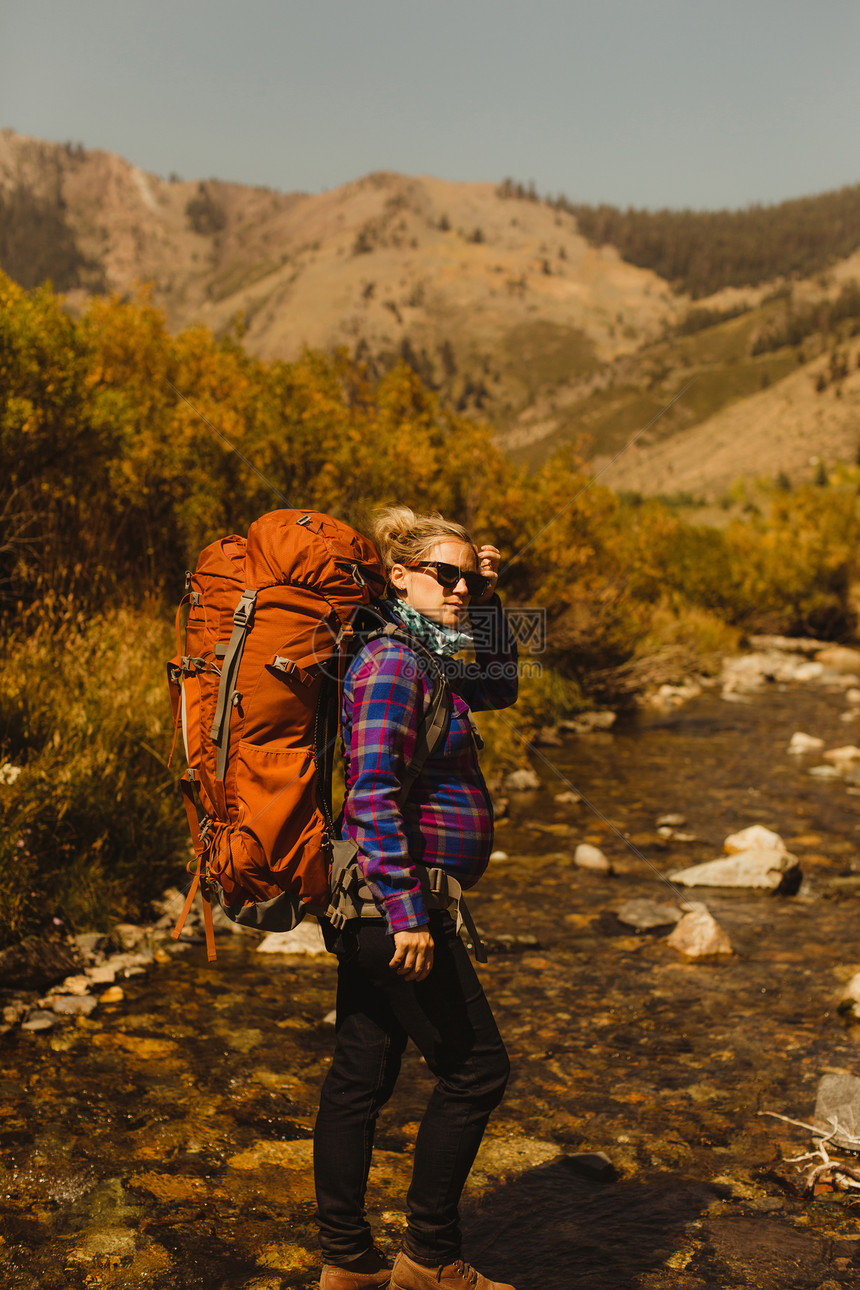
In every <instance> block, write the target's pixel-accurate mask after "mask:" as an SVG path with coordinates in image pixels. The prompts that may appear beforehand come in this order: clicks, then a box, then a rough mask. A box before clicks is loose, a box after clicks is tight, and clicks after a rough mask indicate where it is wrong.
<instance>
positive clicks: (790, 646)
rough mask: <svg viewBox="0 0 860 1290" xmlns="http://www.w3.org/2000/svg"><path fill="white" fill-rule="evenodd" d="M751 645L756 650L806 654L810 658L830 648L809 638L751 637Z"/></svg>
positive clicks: (823, 642) (825, 643) (824, 642)
mask: <svg viewBox="0 0 860 1290" xmlns="http://www.w3.org/2000/svg"><path fill="white" fill-rule="evenodd" d="M750 645H752V647H753V649H755V650H761V651H768V650H779V651H780V652H781V653H785V654H806V655H808V656H810V657H811V656H812V655H814V654H817V653H818V651H819V650H822V649H828V648H829V647H828V643H827V641H816V640H811V639H810V638H809V637H808V636H751V637H750Z"/></svg>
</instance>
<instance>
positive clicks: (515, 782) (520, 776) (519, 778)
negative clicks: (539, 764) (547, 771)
mask: <svg viewBox="0 0 860 1290" xmlns="http://www.w3.org/2000/svg"><path fill="white" fill-rule="evenodd" d="M505 788H506V789H508V791H509V792H514V793H527V792H531V791H532V790H534V789H537V788H540V779H539V778H538V776H537V775H536V774H535V772H534V771H533V770H531V769H529V768H528V767H523V768H522V769H521V770H512V771H511V772H510V774H508V775H506V776H505Z"/></svg>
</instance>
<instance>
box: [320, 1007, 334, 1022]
mask: <svg viewBox="0 0 860 1290" xmlns="http://www.w3.org/2000/svg"><path fill="white" fill-rule="evenodd" d="M336 1021H337V1008H332V1010H331V1012H327V1013H326V1014H325V1016H324V1017H323V1025H324V1026H333V1025H334V1024H335V1022H336Z"/></svg>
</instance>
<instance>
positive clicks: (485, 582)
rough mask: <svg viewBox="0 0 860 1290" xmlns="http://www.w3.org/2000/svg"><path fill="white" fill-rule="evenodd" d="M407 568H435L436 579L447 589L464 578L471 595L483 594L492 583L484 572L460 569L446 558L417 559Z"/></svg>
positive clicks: (451, 588)
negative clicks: (448, 562)
mask: <svg viewBox="0 0 860 1290" xmlns="http://www.w3.org/2000/svg"><path fill="white" fill-rule="evenodd" d="M406 567H407V569H435V571H436V580H437V582H438V583H439V586H440V587H444V588H445V590H446V591H453V590H454V588H455V587H456V585H457V583H458V582H459V581H460V579H461V578H462V579H463V581H464V582H465V584H466V590H467V591H468V593H469V595H470V596H483V594H484V592H485V591H486V590H487V588H488V587H489V585H490V580H489V578H485V577H484V575H483V574H482V573H473V572H472V570H471V569H458V568H457V566H456V564H446V563H445V561H444V560H416V562H415V563H414V564H408V565H407V566H406Z"/></svg>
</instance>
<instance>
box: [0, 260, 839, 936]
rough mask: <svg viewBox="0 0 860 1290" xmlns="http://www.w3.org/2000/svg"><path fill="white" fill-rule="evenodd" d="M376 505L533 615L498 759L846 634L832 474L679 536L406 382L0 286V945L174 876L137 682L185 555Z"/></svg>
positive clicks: (168, 791)
mask: <svg viewBox="0 0 860 1290" xmlns="http://www.w3.org/2000/svg"><path fill="white" fill-rule="evenodd" d="M237 454H238V455H237ZM392 501H407V502H409V504H411V505H413V506H415V507H416V508H418V509H422V508H427V509H434V508H438V509H439V510H441V511H442V512H443V513H444V514H446V515H448V516H450V517H451V518H453V519H457V520H459V521H461V522H463V523H465V524H466V525H467V526H468V527H469V528H470V530H471V531H472V532H473V533H474V534H475V537H476V539H477V540H478V541H489V540H492V541H494V542H496V543H497V545H498V546H499V547H500V549H501V550H502V553H503V562H502V582H501V587H502V590H503V592H504V594H505V596H506V598H507V599H508V601H509V602H510V603H512V604H528V605H537V606H540V607H542V608H544V609H545V610H546V613H547V623H548V632H547V647H546V651H545V653H544V654H542V655H541V657H540V659H539V660H537V661H539V662H540V663H541V665H542V668H543V674H542V676H533V677H532V678H531V679H528V680H527V681H526V682H525V684H524V687H523V702H522V705H521V709H520V711H519V713H518V712H517V710H516V709H514V710H513V712H512V713H511V714H509V716H510V718H511V719H512V720H513V721H514V724H515V728H514V730H513V731H512V730H511V728H510V726H509V725H505V727H504V730H501V729H500V731H499V732H498V735H499V738H498V743H499V746H501V744H502V743H504V744H505V746H506V748H507V752H506V754H505V755H506V756H508V757H510V756H511V755H512V754H511V751H510V750H511V749H516V748H517V747H518V745H517V738H518V737H522V736H528V735H529V734H531V733H533V732H534V731H535V730H536V729H538V728H539V727H540V726H541V725H544V724H549V723H551V722H552V720H553V719H555V718H557V717H558V715H560V714H564V713H569V712H572V711H575V710H576V708H577V707H578V706H580V705H581V704H582V703H584V702H587V701H588V698H589V696H590V695H591V696H594V695H595V694H596V695H598V696H599V697H601V698H606V699H609V700H612V699H617V698H618V697H619V696H623V697H628V698H629V697H630V694H631V690H635V688H636V685H637V684H639V683H640V680H641V678H643V677H645V676H647V677H648V678H649V679H651V680H653V679H655V678H657V679H663V680H671V679H679V678H680V675H682V674H683V671H684V670H685V669H690V668H693V667H707V666H709V665H712V664H713V662H714V660H716V659H717V658H718V657H719V655H720V653H721V652H723V651H725V650H726V649H730V648H733V647H734V645H735V644H736V643H737V641H738V640H739V638H740V635H741V634H742V633H743V632H750V631H753V630H756V629H762V628H766V629H768V630H780V631H801V632H818V633H830V634H833V635H839V634H842V635H844V634H845V633H846V632H848V631H849V630H850V627H851V616H850V610H849V595H848V592H849V585H850V581H851V576H852V569H853V560H854V555H853V553H854V550H855V549H856V543H857V537H858V515H857V495H856V481H854V480H852V479H846V481H844V483H843V485H841V486H840V487H838V488H837V487H830V488H810V489H807V490H798V491H796V492H791V491H788V492H787V491H785V490H781V491H779V492H778V493H774V496H773V499H772V502H771V505H770V506H769V508H768V510H767V513H766V514H764V515H758V516H753V517H752V518H750V519H749V520H745V521H744V522H740V521H738V522H735V523H734V524H731V525H729V526H728V527H727V528H724V529H720V530H717V529H714V528H706V527H703V526H699V527H697V526H695V525H691V524H689V523H688V522H686V521H684V520H683V519H681V518H680V517H679V516H678V514H677V513H676V512H675V511H673V510H672V509H671V508H670V507H668V506H667V505H665V504H662V503H659V502H657V501H640V502H636V501H630V500H622V499H620V498H619V497H618V496H616V495H615V494H613V493H612V492H611V491H610V490H609V489H607V488H605V487H603V486H601V485H600V484H596V483H591V481H590V479H589V476H588V474H587V472H586V471H585V470H584V467H583V464H582V462H581V460H580V459H579V458H578V457H577V456H576V454H575V453H573V452H571V451H569V450H566V451H564V452H562V453H561V454H560V455H559V456H557V457H556V458H555V459H554V460H553V461H552V462H550V463H549V464H548V465H547V466H546V467H544V468H542V469H541V470H540V471H538V472H536V473H534V474H531V475H528V474H526V473H525V472H524V470H522V469H520V468H519V467H517V466H515V465H514V464H513V463H512V462H511V461H510V460H509V459H508V458H507V457H505V456H504V454H503V453H502V452H501V451H500V450H499V449H498V448H497V447H496V446H495V444H494V442H493V439H492V435H491V432H490V430H489V429H488V428H486V427H484V426H481V425H477V424H475V423H472V422H470V421H468V420H466V419H464V418H462V417H459V416H457V415H456V414H455V413H454V412H452V411H451V410H450V409H448V408H446V407H444V406H442V405H441V404H440V402H439V400H438V397H437V396H436V395H435V394H434V393H433V392H431V391H429V390H428V389H427V388H425V387H424V386H423V385H422V384H421V382H420V380H419V379H418V377H416V375H415V374H414V373H413V372H412V371H411V370H410V369H409V368H407V367H406V366H405V365H404V366H401V367H398V368H396V369H395V370H393V371H391V372H389V373H388V374H387V375H385V376H384V377H382V378H381V379H376V378H374V377H372V376H371V375H370V374H369V373H368V371H367V370H366V369H365V368H364V367H363V366H362V365H361V363H359V362H355V361H352V360H350V359H349V357H348V356H347V355H345V354H338V355H335V356H326V355H323V354H319V353H311V352H308V353H305V354H304V355H303V356H302V357H301V358H300V359H299V360H298V361H296V362H292V363H287V362H268V363H267V362H262V361H260V360H258V359H255V358H253V357H252V356H250V355H249V354H247V353H246V352H245V350H244V349H243V348H242V346H241V343H240V340H239V337H238V334H237V333H233V334H230V335H227V336H225V337H222V338H220V339H219V338H216V337H214V336H213V335H212V334H211V332H209V331H207V330H205V329H203V328H192V329H189V330H187V331H185V332H182V333H181V334H179V335H176V336H173V335H170V334H169V333H168V331H167V329H166V326H165V323H164V319H163V317H162V316H161V314H160V313H159V312H158V311H157V310H155V309H153V308H152V307H151V305H150V304H149V303H148V301H147V298H146V296H145V294H144V295H141V297H140V298H139V299H138V300H136V301H128V300H121V299H99V300H96V301H94V302H93V303H91V305H90V306H89V307H88V309H87V310H86V312H85V313H84V314H83V315H82V316H81V317H79V318H75V317H72V316H71V315H70V314H69V313H68V312H66V310H65V309H64V306H63V302H62V300H61V299H60V298H58V297H57V296H55V295H54V294H53V293H52V292H50V291H49V290H48V289H45V288H40V289H38V290H35V291H32V292H27V291H24V290H22V289H21V288H19V287H18V286H16V285H14V284H13V283H12V282H11V281H10V280H9V279H7V278H4V277H2V275H0V516H2V534H0V627H2V631H3V644H4V671H3V681H2V686H0V822H2V825H3V829H2V835H3V837H2V842H0V925H2V927H3V929H4V930H3V931H2V933H0V937H5V938H6V939H9V938H14V937H17V936H20V935H22V934H24V933H25V932H27V931H28V930H31V929H33V928H36V927H38V926H39V925H40V924H42V923H44V922H45V921H50V920H51V919H53V918H55V917H56V918H61V919H63V920H64V921H65V923H66V925H68V926H70V927H72V928H73V929H74V930H82V929H84V928H86V927H88V926H93V925H96V926H103V925H105V924H106V923H107V922H108V921H109V920H110V919H112V918H113V919H117V918H123V917H139V916H141V915H144V914H145V913H146V909H147V900H148V898H149V897H151V896H152V895H155V894H158V892H160V890H161V889H162V888H163V886H164V885H165V882H166V880H167V878H168V875H172V876H173V877H174V878H177V877H178V876H179V873H180V872H181V868H180V866H181V864H182V863H183V862H184V859H185V857H186V843H185V840H184V834H183V829H184V821H183V819H182V813H181V811H180V810H177V808H176V804H175V801H174V800H173V791H172V789H173V780H174V777H175V773H176V770H175V769H174V770H173V771H170V772H168V770H167V768H166V766H165V760H166V756H167V752H168V749H169V744H170V736H171V731H170V730H169V729H168V718H167V703H166V698H165V696H164V690H163V664H164V659H165V657H166V655H167V654H168V653H169V652H170V627H169V624H170V622H171V618H172V605H173V603H174V602H175V600H176V599H177V598H178V596H179V594H180V593H181V589H182V585H183V577H184V571H185V569H187V568H189V567H191V566H192V565H193V562H194V560H195V559H196V555H197V552H198V551H199V549H200V548H201V547H202V546H203V545H205V544H206V543H207V542H209V541H211V540H212V539H213V538H215V537H216V536H218V535H220V534H223V533H226V532H231V531H234V532H243V531H244V530H246V529H247V527H248V525H249V524H250V522H251V521H252V520H253V519H254V518H255V517H256V516H258V515H259V514H261V513H262V512H264V511H267V510H271V509H273V508H276V507H278V506H280V505H284V504H288V505H292V506H297V507H307V508H308V509H320V510H325V511H329V512H332V513H333V514H336V515H338V516H339V517H341V518H343V519H345V520H347V521H348V522H350V523H352V524H354V525H356V526H357V527H359V528H362V527H363V526H365V525H366V523H367V520H368V517H369V514H370V512H371V510H372V509H373V508H374V507H375V506H376V505H378V504H384V503H388V502H392ZM533 661H534V660H533ZM631 677H632V678H634V679H633V681H632V683H631V680H630V678H631ZM636 678H640V680H637V679H636ZM491 733H492V732H491ZM497 760H498V758H497ZM502 760H503V758H502Z"/></svg>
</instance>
